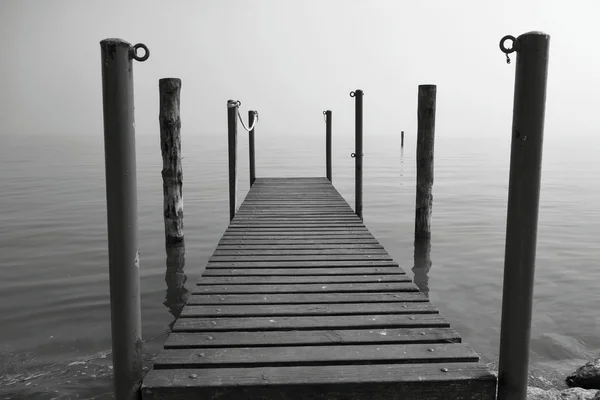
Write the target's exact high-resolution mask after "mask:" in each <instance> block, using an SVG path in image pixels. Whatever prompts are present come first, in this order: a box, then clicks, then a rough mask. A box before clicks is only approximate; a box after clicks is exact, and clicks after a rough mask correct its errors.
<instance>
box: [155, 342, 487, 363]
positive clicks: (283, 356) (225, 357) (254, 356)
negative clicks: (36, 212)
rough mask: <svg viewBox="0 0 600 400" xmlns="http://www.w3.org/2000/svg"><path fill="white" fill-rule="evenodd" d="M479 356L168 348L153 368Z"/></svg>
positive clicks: (457, 346)
mask: <svg viewBox="0 0 600 400" xmlns="http://www.w3.org/2000/svg"><path fill="white" fill-rule="evenodd" d="M477 361H479V355H477V353H475V352H474V351H473V350H472V349H471V348H470V347H469V346H467V345H465V344H463V343H446V344H437V343H432V344H403V345H397V344H362V345H342V346H340V345H330V346H317V347H315V346H289V347H236V348H230V349H227V351H223V350H222V349H185V350H183V349H168V350H165V351H163V352H162V353H160V354H159V355H158V357H157V358H156V360H155V361H154V368H157V369H162V368H207V367H218V368H239V367H246V368H253V367H264V366H281V367H283V366H292V365H293V366H298V365H341V364H345V365H348V364H350V365H352V364H354V365H365V364H374V363H380V364H382V363H396V364H408V363H438V362H447V363H453V362H477Z"/></svg>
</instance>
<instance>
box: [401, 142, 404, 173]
mask: <svg viewBox="0 0 600 400" xmlns="http://www.w3.org/2000/svg"><path fill="white" fill-rule="evenodd" d="M400 176H404V146H403V147H400Z"/></svg>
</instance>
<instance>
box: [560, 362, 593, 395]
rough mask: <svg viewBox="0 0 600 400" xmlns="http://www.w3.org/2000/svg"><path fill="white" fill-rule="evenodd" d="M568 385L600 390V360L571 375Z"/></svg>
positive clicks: (567, 380) (578, 369) (589, 363)
mask: <svg viewBox="0 0 600 400" xmlns="http://www.w3.org/2000/svg"><path fill="white" fill-rule="evenodd" d="M566 382H567V385H569V386H571V387H573V386H578V387H582V388H584V389H600V358H597V359H595V360H594V361H590V362H588V363H586V364H585V365H583V366H581V367H579V368H577V370H576V371H575V372H574V373H572V374H571V375H569V376H568V377H567V379H566Z"/></svg>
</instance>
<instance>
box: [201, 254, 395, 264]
mask: <svg viewBox="0 0 600 400" xmlns="http://www.w3.org/2000/svg"><path fill="white" fill-rule="evenodd" d="M391 259H392V257H391V256H390V255H389V254H357V255H352V254H340V255H331V254H323V255H319V254H316V255H294V256H282V255H275V256H273V255H262V256H261V255H258V256H212V257H211V258H210V260H209V261H210V262H244V263H245V262H255V261H264V262H279V261H362V260H391Z"/></svg>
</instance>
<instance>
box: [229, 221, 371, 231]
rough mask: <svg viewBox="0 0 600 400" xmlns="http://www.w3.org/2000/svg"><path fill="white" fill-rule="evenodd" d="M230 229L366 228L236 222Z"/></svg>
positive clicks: (353, 224) (357, 224)
mask: <svg viewBox="0 0 600 400" xmlns="http://www.w3.org/2000/svg"><path fill="white" fill-rule="evenodd" d="M229 228H230V229H271V228H276V229H288V230H292V229H295V228H306V230H308V229H309V228H310V229H313V228H316V229H323V228H336V229H337V228H363V229H366V228H365V226H364V225H363V224H362V223H360V222H297V223H293V222H266V223H265V222H262V223H261V222H258V223H257V222H243V223H239V222H236V223H234V224H230V225H229Z"/></svg>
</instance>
